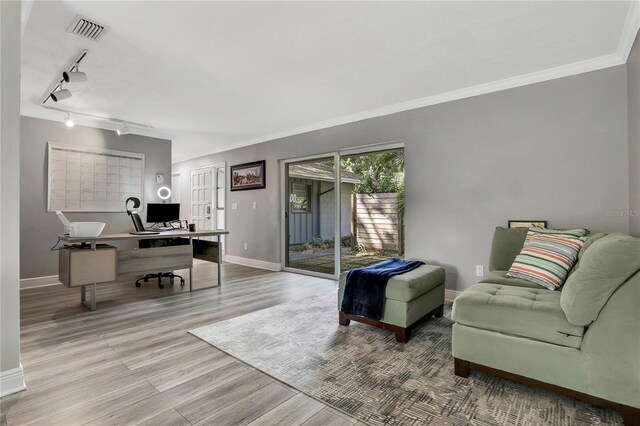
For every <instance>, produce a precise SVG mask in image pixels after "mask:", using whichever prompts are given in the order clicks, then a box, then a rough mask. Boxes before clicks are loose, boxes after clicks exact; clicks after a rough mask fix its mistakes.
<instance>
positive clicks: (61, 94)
mask: <svg viewBox="0 0 640 426" xmlns="http://www.w3.org/2000/svg"><path fill="white" fill-rule="evenodd" d="M49 96H51V99H53V102H58V101H61V100H63V99H67V98H70V97H71V92H70V91H68V90H67V89H63V88H62V85H60V90H56V91H55V92H51V95H49Z"/></svg>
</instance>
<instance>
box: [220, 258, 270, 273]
mask: <svg viewBox="0 0 640 426" xmlns="http://www.w3.org/2000/svg"><path fill="white" fill-rule="evenodd" d="M224 260H225V262H229V263H235V264H238V265H244V266H251V267H252V268H260V269H266V270H268V271H276V272H279V271H282V265H281V264H280V263H273V262H265V261H264V260H256V259H249V258H247V257H240V256H231V255H230V254H228V255H226V256H225V257H224Z"/></svg>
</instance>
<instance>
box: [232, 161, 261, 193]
mask: <svg viewBox="0 0 640 426" xmlns="http://www.w3.org/2000/svg"><path fill="white" fill-rule="evenodd" d="M230 169H231V189H230V190H231V191H245V190H247V189H262V188H266V186H267V181H266V174H265V160H262V161H254V162H253V163H244V164H237V165H235V166H231V167H230Z"/></svg>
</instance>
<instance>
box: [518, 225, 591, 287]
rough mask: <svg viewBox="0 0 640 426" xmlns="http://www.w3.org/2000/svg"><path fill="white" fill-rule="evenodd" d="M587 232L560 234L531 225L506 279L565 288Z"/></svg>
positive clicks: (561, 232)
mask: <svg viewBox="0 0 640 426" xmlns="http://www.w3.org/2000/svg"><path fill="white" fill-rule="evenodd" d="M588 233H589V231H588V230H586V229H569V230H565V231H560V230H555V229H545V228H538V227H537V226H531V227H530V228H529V231H528V232H527V238H526V239H525V240H524V245H523V246H522V250H521V251H520V254H518V256H517V257H516V259H515V260H514V261H513V264H512V265H511V268H510V269H509V272H507V276H508V277H514V278H520V279H523V280H527V281H531V282H533V283H536V284H539V285H541V286H543V287H545V288H548V289H549V290H556V289H558V288H560V287H562V284H564V281H565V280H566V279H567V275H568V273H569V271H570V270H571V268H573V265H574V264H575V263H576V259H577V258H578V253H579V252H580V249H581V248H582V245H583V244H584V243H585V241H586V240H587V234H588Z"/></svg>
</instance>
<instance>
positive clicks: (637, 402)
mask: <svg viewBox="0 0 640 426" xmlns="http://www.w3.org/2000/svg"><path fill="white" fill-rule="evenodd" d="M580 349H581V351H582V352H583V353H584V355H585V357H586V360H587V363H586V367H587V368H586V372H587V376H588V377H587V383H588V387H589V391H590V392H589V393H591V394H593V395H597V396H601V397H603V398H605V399H609V400H614V401H617V402H619V403H622V404H625V405H629V406H631V407H636V408H640V272H638V273H636V274H635V275H634V276H632V277H631V278H630V279H629V280H627V282H626V283H624V284H622V285H621V286H620V287H619V288H618V290H616V292H615V293H613V295H612V296H611V298H610V299H609V301H608V302H607V304H606V305H605V306H604V308H602V311H600V314H599V316H598V318H597V320H596V321H594V322H593V323H592V324H591V325H590V326H589V328H588V329H587V332H586V333H585V335H584V339H583V341H582V346H581V348H580Z"/></svg>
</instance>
